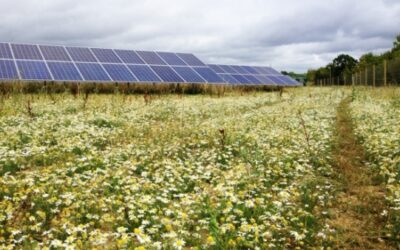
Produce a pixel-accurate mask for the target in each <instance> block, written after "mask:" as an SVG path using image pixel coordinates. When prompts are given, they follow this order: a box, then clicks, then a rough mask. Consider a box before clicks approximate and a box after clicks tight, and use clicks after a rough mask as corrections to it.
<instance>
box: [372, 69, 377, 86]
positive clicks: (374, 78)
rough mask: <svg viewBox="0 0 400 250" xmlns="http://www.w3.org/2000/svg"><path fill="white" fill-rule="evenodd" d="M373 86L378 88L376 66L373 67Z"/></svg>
mask: <svg viewBox="0 0 400 250" xmlns="http://www.w3.org/2000/svg"><path fill="white" fill-rule="evenodd" d="M372 70H373V72H372V78H373V79H372V85H373V86H374V88H375V87H376V66H375V64H374V65H373V66H372Z"/></svg>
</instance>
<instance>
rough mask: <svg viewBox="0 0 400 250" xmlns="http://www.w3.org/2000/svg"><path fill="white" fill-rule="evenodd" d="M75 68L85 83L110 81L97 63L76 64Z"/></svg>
mask: <svg viewBox="0 0 400 250" xmlns="http://www.w3.org/2000/svg"><path fill="white" fill-rule="evenodd" d="M76 66H77V67H78V69H79V71H80V72H81V74H82V76H83V78H84V79H85V80H86V81H111V79H110V77H109V76H108V75H107V73H106V72H105V71H104V69H103V68H102V67H101V65H100V64H98V63H77V64H76Z"/></svg>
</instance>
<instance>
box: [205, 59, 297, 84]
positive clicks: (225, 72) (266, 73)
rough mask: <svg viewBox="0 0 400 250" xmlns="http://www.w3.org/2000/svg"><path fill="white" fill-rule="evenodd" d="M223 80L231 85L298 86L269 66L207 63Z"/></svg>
mask: <svg viewBox="0 0 400 250" xmlns="http://www.w3.org/2000/svg"><path fill="white" fill-rule="evenodd" d="M208 66H209V67H210V68H211V69H212V70H214V71H215V72H216V73H217V74H218V75H219V76H220V77H221V78H222V79H223V80H224V81H225V82H227V83H230V84H233V85H271V86H273V85H278V86H298V85H300V83H298V82H297V81H295V80H293V79H292V78H290V77H288V76H285V75H282V74H281V73H279V72H278V71H276V70H274V69H273V68H270V67H252V66H238V65H216V64H209V65H208Z"/></svg>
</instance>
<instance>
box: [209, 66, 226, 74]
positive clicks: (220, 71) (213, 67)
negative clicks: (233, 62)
mask: <svg viewBox="0 0 400 250" xmlns="http://www.w3.org/2000/svg"><path fill="white" fill-rule="evenodd" d="M208 67H210V68H211V69H212V70H214V72H215V73H217V74H224V73H226V72H225V71H224V70H223V69H222V68H221V67H219V66H218V65H215V64H209V65H208Z"/></svg>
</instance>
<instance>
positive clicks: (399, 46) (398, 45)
mask: <svg viewBox="0 0 400 250" xmlns="http://www.w3.org/2000/svg"><path fill="white" fill-rule="evenodd" d="M393 50H400V34H399V35H397V37H396V40H394V42H393Z"/></svg>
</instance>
